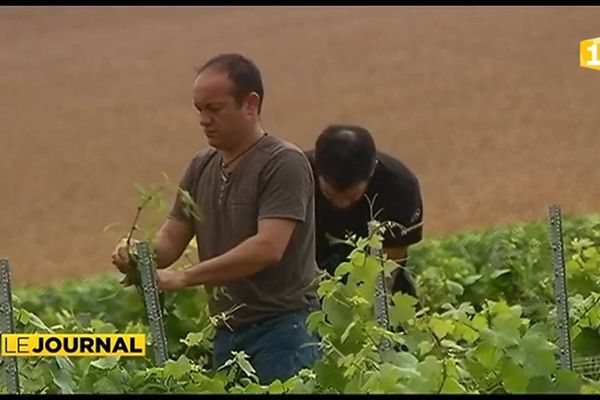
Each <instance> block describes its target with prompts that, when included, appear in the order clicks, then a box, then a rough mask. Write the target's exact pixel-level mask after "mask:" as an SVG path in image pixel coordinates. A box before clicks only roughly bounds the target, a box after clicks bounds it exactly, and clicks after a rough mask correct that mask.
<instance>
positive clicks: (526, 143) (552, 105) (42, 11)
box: [0, 7, 600, 285]
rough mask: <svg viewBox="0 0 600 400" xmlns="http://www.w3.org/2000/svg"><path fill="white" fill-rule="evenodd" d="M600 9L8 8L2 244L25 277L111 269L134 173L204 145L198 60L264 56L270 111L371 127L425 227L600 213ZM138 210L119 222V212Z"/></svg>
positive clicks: (289, 131)
mask: <svg viewBox="0 0 600 400" xmlns="http://www.w3.org/2000/svg"><path fill="white" fill-rule="evenodd" d="M599 20H600V9H598V8H571V7H560V8H559V7H547V8H535V7H522V8H510V7H503V8H500V7H465V8H452V7H444V8H436V7H429V8H414V7H406V8H400V7H398V8H383V7H377V8H375V7H373V8H369V7H360V8H359V7H348V8H341V7H340V8H328V7H322V8H309V7H302V8H300V7H279V8H266V7H262V8H237V7H236V8H189V7H177V8H166V7H164V8H158V7H144V8H130V7H118V8H101V7H93V8H92V7H89V8H63V7H55V8H12V7H3V8H2V9H0V49H1V50H0V182H1V194H0V222H1V224H2V226H1V228H0V257H9V258H10V260H11V263H12V266H13V268H14V273H13V274H14V280H15V284H17V285H20V284H25V283H30V284H47V283H50V282H56V281H57V280H58V279H60V278H64V277H80V276H84V275H87V274H91V273H97V272H102V271H108V270H111V269H112V265H111V264H110V253H111V251H112V248H113V245H114V244H115V241H116V239H117V237H118V236H120V235H122V234H124V233H125V231H126V229H127V225H128V224H130V223H131V220H132V218H133V216H134V214H135V207H136V198H135V192H134V189H133V182H140V183H143V184H146V185H148V184H154V183H159V182H160V181H161V179H162V177H161V174H162V173H163V172H165V173H166V174H167V175H168V176H169V177H171V178H172V179H173V180H176V179H178V178H179V175H180V173H181V171H182V169H183V168H184V167H185V166H186V164H187V162H188V160H189V158H190V157H191V156H192V155H193V153H194V152H195V151H196V150H197V149H199V148H201V147H202V146H204V145H205V141H204V137H203V135H202V132H201V131H200V129H199V126H198V124H197V119H196V114H195V112H194V110H193V108H192V103H191V84H192V81H193V78H194V72H193V67H194V66H196V65H199V64H201V63H202V62H204V61H205V60H207V59H208V58H209V57H211V56H213V55H215V54H216V53H219V52H230V51H238V52H243V53H245V54H246V55H248V56H250V57H251V58H253V59H254V60H255V61H256V62H257V64H258V65H259V66H260V67H261V68H262V71H263V74H264V79H265V85H266V97H265V105H264V112H263V120H264V124H265V127H266V128H267V129H268V131H270V132H271V133H272V134H274V135H278V136H280V137H282V138H285V139H287V140H290V141H292V142H294V143H296V144H297V145H299V146H301V147H303V148H308V147H310V146H311V144H312V143H313V140H314V139H315V137H316V135H317V134H318V132H319V131H320V130H321V129H322V128H323V127H324V126H325V125H326V124H328V123H330V122H355V123H360V124H364V125H365V126H367V127H369V128H370V129H371V130H372V132H373V133H374V135H375V136H376V140H377V143H378V146H379V147H380V148H381V149H383V150H385V151H388V152H390V153H392V154H394V155H396V156H398V157H399V158H401V159H402V160H404V161H405V162H406V163H407V165H409V166H410V167H411V168H412V169H413V170H414V171H415V173H416V174H417V175H418V177H419V178H420V181H421V184H422V190H423V197H424V202H425V234H426V237H427V238H433V237H436V236H439V235H444V234H448V233H452V232H456V231H461V230H466V229H479V228H484V227H487V226H492V225H498V224H506V223H512V222H516V221H525V220H531V219H538V218H544V217H545V215H546V209H547V206H548V205H549V204H550V203H551V202H559V203H560V204H561V205H562V206H563V210H564V212H565V213H568V214H582V213H588V212H598V211H600V163H599V161H600V153H599V150H600V130H599V127H600V119H599V117H598V116H599V114H598V110H599V109H600V108H599V106H598V105H599V101H598V100H599V99H600V71H592V70H588V69H583V68H580V67H579V56H578V52H579V41H580V40H583V39H588V38H592V37H596V36H600V26H599V25H598V21H599ZM113 223H120V224H121V225H118V226H116V227H114V228H113V229H111V230H109V231H106V232H104V231H103V229H104V227H105V226H107V225H109V224H113Z"/></svg>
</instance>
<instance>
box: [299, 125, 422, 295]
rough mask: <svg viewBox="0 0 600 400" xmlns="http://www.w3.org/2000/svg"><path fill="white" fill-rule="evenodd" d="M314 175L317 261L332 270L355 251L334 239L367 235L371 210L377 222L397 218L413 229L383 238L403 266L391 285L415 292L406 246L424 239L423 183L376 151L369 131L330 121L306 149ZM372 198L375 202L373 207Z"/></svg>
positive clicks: (402, 166)
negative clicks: (407, 269) (410, 275)
mask: <svg viewBox="0 0 600 400" xmlns="http://www.w3.org/2000/svg"><path fill="white" fill-rule="evenodd" d="M305 153H306V155H307V156H308V158H309V160H310V162H311V165H312V168H313V171H314V179H315V184H316V186H315V207H316V221H317V222H316V240H317V262H318V264H319V266H320V267H321V268H322V269H324V270H327V271H328V272H329V273H331V274H333V273H334V272H335V268H336V267H337V266H338V265H339V264H340V263H341V262H343V261H344V260H345V259H346V258H347V257H348V255H349V253H350V251H351V250H352V249H351V248H350V247H349V246H348V245H345V244H340V243H336V240H335V239H342V240H343V239H345V238H346V234H347V233H355V234H357V235H359V236H361V237H367V236H368V222H369V221H370V220H371V218H372V214H371V211H373V214H376V213H377V212H379V214H378V215H376V219H377V220H378V221H382V222H383V221H394V222H397V223H399V224H401V225H402V226H404V227H405V228H409V229H410V230H409V232H408V233H407V234H406V235H402V234H401V230H400V229H394V230H392V231H391V232H388V233H387V234H386V235H385V237H384V243H383V245H384V252H385V253H386V254H387V255H388V257H389V258H391V259H393V260H397V262H398V263H399V264H400V266H401V271H402V272H400V273H399V272H398V269H397V270H396V271H395V273H394V274H393V278H392V280H391V282H388V287H389V289H390V290H391V291H392V292H398V291H400V292H403V293H406V294H410V295H412V296H416V293H415V288H414V285H413V284H412V282H411V279H410V278H409V276H408V274H407V273H406V271H405V269H404V268H405V266H406V258H407V254H408V247H409V246H410V245H413V244H416V243H418V242H420V241H421V239H422V235H423V230H422V225H421V224H422V219H423V204H422V200H421V192H420V188H419V182H418V179H417V178H416V176H415V175H414V173H413V172H412V171H411V170H410V169H409V168H408V167H407V166H406V165H405V164H404V163H402V162H401V161H400V160H398V159H397V158H394V157H392V156H391V155H389V154H386V153H384V152H381V151H377V149H376V147H375V142H374V140H373V138H372V136H371V133H370V132H369V131H368V130H367V129H365V128H364V127H361V126H356V125H343V124H338V125H330V126H328V127H327V128H326V129H325V130H324V131H323V132H322V133H321V134H320V135H319V137H318V138H317V141H316V144H315V148H314V149H312V150H309V151H306V152H305ZM369 199H370V200H371V201H373V200H374V206H373V210H371V208H370V204H369Z"/></svg>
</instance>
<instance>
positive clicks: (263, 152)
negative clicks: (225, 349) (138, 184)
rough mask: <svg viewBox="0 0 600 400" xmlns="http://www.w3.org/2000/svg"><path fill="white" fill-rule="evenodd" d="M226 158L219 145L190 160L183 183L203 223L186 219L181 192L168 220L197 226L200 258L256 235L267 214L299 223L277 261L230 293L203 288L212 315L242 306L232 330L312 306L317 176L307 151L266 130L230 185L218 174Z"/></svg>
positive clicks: (231, 286) (234, 284)
mask: <svg viewBox="0 0 600 400" xmlns="http://www.w3.org/2000/svg"><path fill="white" fill-rule="evenodd" d="M221 160H222V158H221V155H220V154H219V153H217V152H216V151H215V150H214V149H212V148H209V149H206V150H203V151H201V152H200V153H198V154H197V155H196V157H194V158H193V160H192V161H191V163H190V164H189V166H188V168H187V170H186V171H185V174H184V176H183V178H182V179H181V182H180V187H181V188H182V189H184V190H186V191H187V192H189V194H190V195H191V197H192V198H193V199H194V201H195V202H196V203H197V204H198V206H199V208H200V211H201V215H200V217H201V218H200V220H199V221H198V220H196V219H195V218H193V217H190V216H188V213H186V212H185V211H184V208H185V205H184V204H183V203H182V201H181V199H180V198H179V196H178V197H177V199H176V201H175V203H174V205H173V208H172V210H171V213H170V214H169V217H170V218H175V219H177V220H180V221H187V222H190V223H192V224H193V226H194V229H195V232H196V240H197V244H198V256H199V259H200V260H201V261H202V260H207V259H210V258H213V257H216V256H218V255H221V254H223V253H225V252H227V251H228V250H230V249H232V248H234V247H236V246H237V245H239V244H240V243H242V242H243V241H244V240H246V239H247V238H249V237H251V236H253V235H255V234H256V233H257V228H258V221H259V220H260V219H262V218H267V217H276V218H291V219H294V220H297V221H298V222H299V223H298V225H297V227H296V229H295V230H294V232H293V234H292V236H291V239H290V242H289V245H288V247H287V249H286V250H285V253H284V255H283V258H282V259H281V261H280V262H279V263H277V264H274V265H271V266H268V267H266V268H265V269H263V270H261V271H260V272H258V273H256V274H254V275H252V276H249V277H247V278H245V279H241V280H238V281H235V282H229V283H227V284H225V285H223V286H224V287H223V288H224V289H225V293H221V291H219V290H216V291H213V289H219V288H217V287H214V286H213V285H208V284H206V285H205V288H206V290H207V291H208V293H215V292H216V293H215V295H216V296H217V299H216V300H215V299H214V298H211V300H210V301H209V310H210V312H211V314H212V315H215V314H219V313H222V312H228V311H230V310H232V309H233V308H234V307H236V308H237V307H238V306H241V308H239V309H238V310H237V311H235V312H234V313H233V314H232V315H231V317H230V318H229V319H228V320H227V324H228V325H229V326H231V327H232V328H234V329H235V328H236V327H240V326H243V325H246V324H249V323H254V322H258V321H260V320H262V319H265V318H269V317H274V316H277V315H280V314H282V313H284V312H288V311H295V310H306V309H312V307H313V306H314V305H315V304H318V301H316V279H317V271H318V269H317V268H318V267H317V264H316V257H315V219H314V218H315V217H314V178H313V174H312V169H311V166H310V163H309V161H308V159H307V158H306V156H305V155H304V153H303V152H302V151H301V150H300V149H299V148H297V147H296V146H294V145H293V144H291V143H288V142H286V141H283V140H281V139H278V138H276V137H274V136H271V135H268V136H266V137H264V138H263V139H262V140H261V141H260V142H259V143H258V144H257V145H256V146H255V147H254V148H253V149H251V150H250V151H249V152H248V153H247V154H246V155H244V156H243V157H242V158H241V159H240V161H239V162H238V165H237V166H236V167H235V169H234V171H233V173H232V175H231V176H230V177H229V180H228V183H226V184H224V183H223V182H222V180H221V175H220V162H221Z"/></svg>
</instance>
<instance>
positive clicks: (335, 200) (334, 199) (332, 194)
mask: <svg viewBox="0 0 600 400" xmlns="http://www.w3.org/2000/svg"><path fill="white" fill-rule="evenodd" d="M368 183H369V182H368V181H362V182H360V183H357V184H356V185H354V186H351V187H349V188H347V189H338V188H336V187H335V186H332V185H330V184H329V183H327V181H326V180H325V179H323V177H322V176H319V187H320V188H321V192H322V193H323V196H325V198H326V199H327V200H329V202H330V203H331V204H332V205H333V206H334V207H336V208H339V209H345V208H349V207H351V206H352V205H353V204H355V203H356V202H358V201H359V200H360V199H361V197H362V196H363V194H364V193H365V191H366V190H367V185H368Z"/></svg>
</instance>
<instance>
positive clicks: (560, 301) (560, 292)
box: [548, 204, 573, 370]
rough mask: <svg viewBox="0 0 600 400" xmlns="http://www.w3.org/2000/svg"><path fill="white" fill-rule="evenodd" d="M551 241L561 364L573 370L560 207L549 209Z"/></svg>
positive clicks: (554, 206) (553, 206)
mask: <svg viewBox="0 0 600 400" xmlns="http://www.w3.org/2000/svg"><path fill="white" fill-rule="evenodd" d="M548 211H549V221H550V240H551V249H552V264H553V269H554V297H555V302H556V317H557V318H556V325H557V329H558V337H559V345H560V363H561V365H562V367H563V368H567V369H570V370H572V369H573V360H572V358H571V336H570V334H569V305H568V303H567V299H568V297H567V281H566V276H565V256H564V245H563V237H562V215H561V209H560V206H559V205H557V204H553V205H551V206H550V207H549V210H548Z"/></svg>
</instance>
